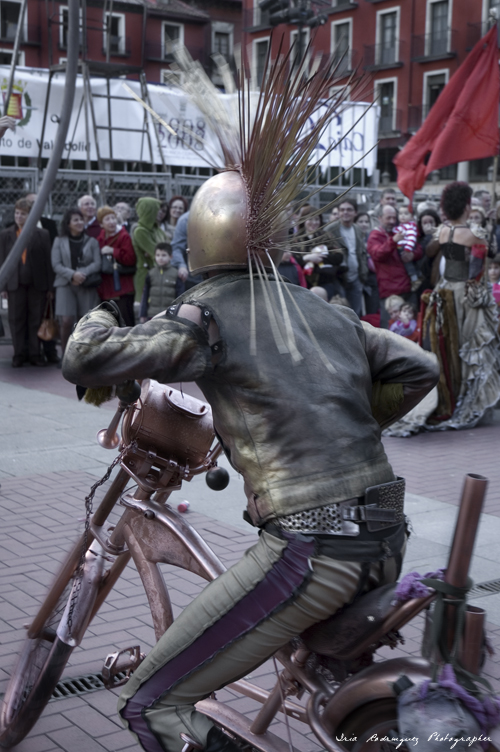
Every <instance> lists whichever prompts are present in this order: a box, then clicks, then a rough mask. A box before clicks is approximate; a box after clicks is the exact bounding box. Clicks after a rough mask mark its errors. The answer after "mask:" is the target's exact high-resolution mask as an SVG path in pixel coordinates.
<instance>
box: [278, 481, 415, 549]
mask: <svg viewBox="0 0 500 752" xmlns="http://www.w3.org/2000/svg"><path fill="white" fill-rule="evenodd" d="M404 497H405V480H404V478H398V479H397V480H395V481H392V482H390V483H381V484H380V485H378V486H370V488H367V489H366V491H365V494H364V496H361V497H357V498H354V499H347V500H346V501H339V502H335V503H334V504H325V505H324V506H322V507H316V508H315V509H305V510H304V511H302V512H294V513H293V514H287V515H284V516H282V517H277V518H276V519H274V520H273V522H274V524H275V525H277V526H278V527H280V528H281V529H282V530H286V531H287V532H291V533H309V534H316V535H320V534H322V535H325V534H327V535H352V536H355V535H359V525H360V523H364V524H366V527H367V529H368V531H369V532H376V531H378V530H382V529H384V528H387V527H393V526H394V525H397V524H399V523H400V522H403V520H404Z"/></svg>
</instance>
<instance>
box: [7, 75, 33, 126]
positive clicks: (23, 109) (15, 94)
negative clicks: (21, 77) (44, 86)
mask: <svg viewBox="0 0 500 752" xmlns="http://www.w3.org/2000/svg"><path fill="white" fill-rule="evenodd" d="M26 87H27V83H26V82H25V81H16V82H15V83H14V85H13V87H12V94H11V96H10V99H9V106H8V109H7V115H10V117H13V118H14V119H15V120H17V121H18V122H17V123H16V125H20V126H21V127H23V126H24V125H28V123H29V121H30V120H31V112H32V110H33V107H32V106H31V97H30V95H29V94H28V92H27V91H26ZM8 88H9V82H8V80H7V79H6V78H4V79H3V81H2V84H1V86H0V89H1V91H2V101H3V103H4V105H5V98H6V96H7V89H8ZM23 100H24V101H23Z"/></svg>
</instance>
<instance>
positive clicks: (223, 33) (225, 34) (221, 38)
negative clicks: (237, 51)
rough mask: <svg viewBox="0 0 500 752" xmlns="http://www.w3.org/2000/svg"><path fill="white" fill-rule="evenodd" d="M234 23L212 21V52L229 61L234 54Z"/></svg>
mask: <svg viewBox="0 0 500 752" xmlns="http://www.w3.org/2000/svg"><path fill="white" fill-rule="evenodd" d="M233 35H234V24H232V23H227V22H226V21H212V53H218V54H219V55H222V57H223V58H224V59H225V60H227V61H229V60H230V59H231V57H232V54H233Z"/></svg>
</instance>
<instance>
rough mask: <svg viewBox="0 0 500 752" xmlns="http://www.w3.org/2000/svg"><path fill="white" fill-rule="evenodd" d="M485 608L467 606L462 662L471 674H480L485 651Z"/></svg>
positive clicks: (461, 648) (461, 649) (461, 652)
mask: <svg viewBox="0 0 500 752" xmlns="http://www.w3.org/2000/svg"><path fill="white" fill-rule="evenodd" d="M485 617H486V611H485V610H484V608H478V607H477V606H470V605H467V611H466V612H465V625H464V634H463V637H462V644H461V646H460V662H461V664H462V666H463V667H464V668H465V669H466V670H467V671H470V673H471V674H479V671H480V669H481V654H482V650H483V635H484V620H485Z"/></svg>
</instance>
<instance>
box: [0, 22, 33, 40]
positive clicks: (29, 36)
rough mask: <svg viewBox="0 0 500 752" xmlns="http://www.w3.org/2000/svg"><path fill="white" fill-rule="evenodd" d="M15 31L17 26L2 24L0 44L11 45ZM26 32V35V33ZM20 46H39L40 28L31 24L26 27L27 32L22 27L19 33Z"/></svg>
mask: <svg viewBox="0 0 500 752" xmlns="http://www.w3.org/2000/svg"><path fill="white" fill-rule="evenodd" d="M16 31H17V24H12V23H8V24H6V23H4V24H2V25H1V27H0V42H2V43H5V42H7V43H10V44H13V43H14V39H15V36H16ZM26 31H27V32H28V33H26ZM21 44H41V27H40V26H35V25H31V24H29V25H28V29H27V30H26V27H24V28H23V30H22V32H21Z"/></svg>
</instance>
